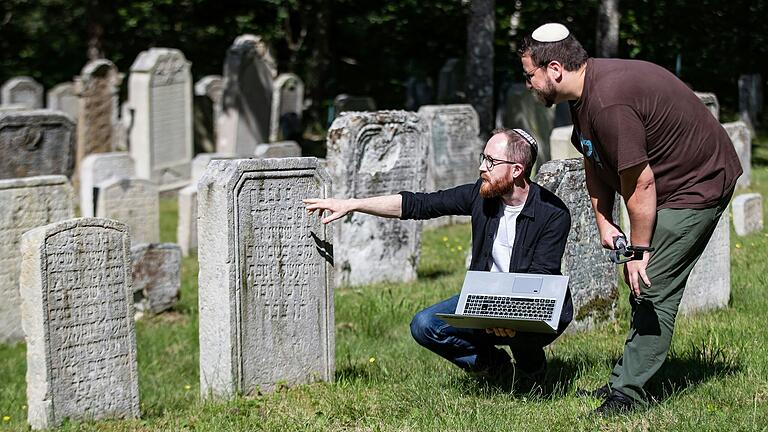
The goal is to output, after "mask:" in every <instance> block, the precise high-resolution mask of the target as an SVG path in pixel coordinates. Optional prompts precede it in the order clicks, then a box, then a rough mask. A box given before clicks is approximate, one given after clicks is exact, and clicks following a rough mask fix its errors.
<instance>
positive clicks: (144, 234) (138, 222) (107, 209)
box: [94, 178, 160, 246]
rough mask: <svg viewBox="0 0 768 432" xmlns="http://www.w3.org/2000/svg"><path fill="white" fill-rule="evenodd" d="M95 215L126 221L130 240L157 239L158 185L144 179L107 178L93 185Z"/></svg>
mask: <svg viewBox="0 0 768 432" xmlns="http://www.w3.org/2000/svg"><path fill="white" fill-rule="evenodd" d="M94 193H95V194H96V198H95V200H94V201H95V202H96V217H100V218H107V219H113V220H116V221H120V222H123V223H124V224H126V225H128V228H129V230H130V234H131V244H132V245H134V246H136V245H139V244H142V243H158V242H159V241H160V202H159V194H158V190H157V185H155V184H154V183H152V182H151V181H149V180H144V179H136V178H133V179H125V178H123V179H120V178H110V179H108V180H105V181H103V182H101V183H99V184H98V185H96V190H95V191H94Z"/></svg>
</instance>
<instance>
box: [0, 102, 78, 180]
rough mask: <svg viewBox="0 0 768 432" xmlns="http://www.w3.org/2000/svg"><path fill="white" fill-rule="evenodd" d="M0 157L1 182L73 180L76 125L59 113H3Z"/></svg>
mask: <svg viewBox="0 0 768 432" xmlns="http://www.w3.org/2000/svg"><path fill="white" fill-rule="evenodd" d="M0 155H2V157H0V179H8V178H19V177H33V176H41V175H64V176H67V177H71V176H72V173H73V170H74V167H75V123H74V122H72V120H70V119H69V117H67V115H66V114H64V113H62V112H60V111H50V110H33V111H9V112H0Z"/></svg>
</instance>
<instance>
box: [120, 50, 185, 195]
mask: <svg viewBox="0 0 768 432" xmlns="http://www.w3.org/2000/svg"><path fill="white" fill-rule="evenodd" d="M128 98H129V100H130V103H131V105H130V109H131V110H132V113H133V117H132V126H131V129H130V138H129V139H130V152H131V157H133V160H134V161H135V162H136V176H137V177H139V178H143V179H147V180H152V181H153V182H155V183H156V184H157V185H158V186H159V187H160V190H162V191H165V190H172V189H177V188H180V187H183V186H185V185H186V184H187V183H189V163H190V161H191V160H192V146H193V139H192V76H191V74H190V63H189V62H188V61H187V59H186V58H184V54H182V53H181V51H179V50H176V49H171V48H152V49H150V50H149V51H143V52H142V53H141V54H139V56H138V57H137V58H136V61H134V62H133V65H132V66H131V75H130V78H129V80H128Z"/></svg>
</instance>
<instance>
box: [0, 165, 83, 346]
mask: <svg viewBox="0 0 768 432" xmlns="http://www.w3.org/2000/svg"><path fill="white" fill-rule="evenodd" d="M74 216H75V203H74V194H73V193H72V188H71V187H70V186H69V183H68V182H67V178H66V177H64V176H43V177H28V178H23V179H13V180H0V244H1V245H2V247H0V298H2V301H0V343H5V342H15V341H20V340H22V339H24V333H23V332H22V330H21V309H20V307H21V306H20V305H21V299H20V297H19V264H20V263H21V257H20V256H19V242H20V241H21V235H22V234H24V232H26V231H29V230H31V229H33V228H37V227H39V226H43V225H47V224H49V223H51V222H58V221H61V220H65V219H69V218H72V217H74Z"/></svg>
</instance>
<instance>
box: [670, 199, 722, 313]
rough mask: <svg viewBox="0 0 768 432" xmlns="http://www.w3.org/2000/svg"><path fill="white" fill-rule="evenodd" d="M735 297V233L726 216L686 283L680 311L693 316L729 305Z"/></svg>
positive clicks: (718, 224)
mask: <svg viewBox="0 0 768 432" xmlns="http://www.w3.org/2000/svg"><path fill="white" fill-rule="evenodd" d="M730 298H731V230H730V226H729V222H728V212H725V213H723V215H722V217H720V221H719V222H718V223H717V227H716V228H715V232H714V233H713V234H712V238H710V239H709V243H707V247H706V248H705V249H704V253H702V254H701V257H700V258H699V261H698V262H697V263H696V265H694V266H693V270H691V275H690V276H688V282H687V283H686V284H685V291H684V292H683V299H682V301H681V302H680V309H679V310H680V312H681V313H683V314H691V313H695V312H701V311H707V310H711V309H721V308H725V307H727V306H728V300H729V299H730Z"/></svg>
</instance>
